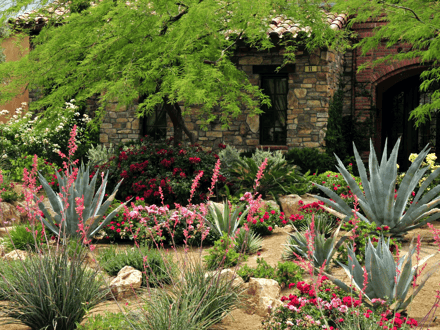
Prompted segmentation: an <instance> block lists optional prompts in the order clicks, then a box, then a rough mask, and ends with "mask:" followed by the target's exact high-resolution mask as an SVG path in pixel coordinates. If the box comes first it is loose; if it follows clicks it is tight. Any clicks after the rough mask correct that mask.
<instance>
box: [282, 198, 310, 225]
mask: <svg viewBox="0 0 440 330" xmlns="http://www.w3.org/2000/svg"><path fill="white" fill-rule="evenodd" d="M279 201H280V204H281V208H282V210H283V212H284V217H285V219H286V220H288V219H289V217H290V216H291V215H292V214H298V213H299V208H300V207H301V205H300V204H298V202H299V201H303V202H304V204H309V203H313V202H316V201H317V199H316V198H314V197H309V196H306V195H303V196H301V197H300V196H298V195H287V196H282V197H280V198H279Z"/></svg>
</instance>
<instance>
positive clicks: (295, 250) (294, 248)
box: [282, 225, 347, 271]
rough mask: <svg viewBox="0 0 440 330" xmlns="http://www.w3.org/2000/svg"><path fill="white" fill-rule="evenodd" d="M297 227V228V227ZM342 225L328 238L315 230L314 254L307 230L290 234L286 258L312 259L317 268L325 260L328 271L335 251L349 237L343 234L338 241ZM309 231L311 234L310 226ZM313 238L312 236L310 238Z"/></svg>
mask: <svg viewBox="0 0 440 330" xmlns="http://www.w3.org/2000/svg"><path fill="white" fill-rule="evenodd" d="M295 229H296V228H295ZM340 229H341V225H339V226H338V228H337V229H336V231H335V232H334V234H333V236H332V237H329V238H326V237H325V235H324V234H322V233H320V232H319V231H317V230H315V231H314V239H313V255H312V256H310V255H309V242H308V240H307V236H306V233H305V232H299V231H298V230H297V231H296V233H294V234H289V235H290V237H288V238H287V244H285V249H284V252H283V255H282V258H283V259H284V260H293V259H296V258H297V255H298V256H301V257H303V258H305V259H310V258H312V260H310V262H313V265H314V267H315V268H320V267H322V265H323V264H324V262H325V269H326V271H328V270H329V267H330V261H331V259H332V258H333V255H334V254H335V252H336V251H337V250H338V249H339V247H340V246H341V244H342V243H343V242H344V241H345V240H346V239H347V236H343V237H341V238H340V239H339V241H337V237H338V234H339V230H340ZM308 233H309V234H310V235H311V234H312V233H311V230H310V227H309V229H308ZM311 239H312V238H311V237H310V239H309V240H311Z"/></svg>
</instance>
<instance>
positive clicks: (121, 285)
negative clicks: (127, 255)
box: [110, 266, 142, 300]
mask: <svg viewBox="0 0 440 330" xmlns="http://www.w3.org/2000/svg"><path fill="white" fill-rule="evenodd" d="M141 284H142V272H141V271H139V270H137V269H134V268H133V267H131V266H125V267H124V268H122V269H121V270H120V271H119V273H118V275H117V276H116V278H115V279H114V280H113V281H111V283H110V289H111V291H112V293H113V295H114V296H115V298H116V299H118V300H119V299H122V298H126V297H129V296H131V295H133V294H134V291H135V290H136V289H139V288H140V287H141Z"/></svg>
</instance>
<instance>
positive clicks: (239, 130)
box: [100, 48, 343, 150]
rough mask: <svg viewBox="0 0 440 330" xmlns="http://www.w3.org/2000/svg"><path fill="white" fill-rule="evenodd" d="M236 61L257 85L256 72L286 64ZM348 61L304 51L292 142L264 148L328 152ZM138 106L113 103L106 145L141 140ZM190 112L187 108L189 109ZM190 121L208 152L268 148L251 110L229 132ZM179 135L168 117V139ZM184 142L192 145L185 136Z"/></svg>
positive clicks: (293, 98) (293, 89) (267, 59)
mask: <svg viewBox="0 0 440 330" xmlns="http://www.w3.org/2000/svg"><path fill="white" fill-rule="evenodd" d="M235 61H236V63H237V66H238V67H239V69H241V70H243V71H244V72H245V73H246V74H247V75H248V77H249V79H250V81H251V83H252V84H254V85H257V86H260V85H261V76H260V74H258V73H255V72H258V70H256V69H255V68H256V67H258V66H263V65H272V66H278V65H280V64H281V63H282V61H283V56H282V55H281V54H279V53H273V52H272V53H267V52H266V53H262V52H257V51H252V50H249V49H248V48H242V49H239V50H238V51H237V54H236V57H235ZM342 68H343V56H342V55H341V54H339V53H336V52H334V51H330V50H316V51H315V52H313V53H311V54H309V53H307V52H305V51H298V52H297V54H296V62H295V63H294V69H293V70H292V69H291V70H290V71H289V72H288V88H289V92H288V96H287V98H288V110H287V143H286V145H283V146H279V145H277V146H264V147H271V148H273V149H274V148H277V149H286V150H287V149H290V148H294V147H299V148H303V147H311V148H315V147H318V148H320V147H321V148H322V147H323V146H324V144H325V142H324V138H325V130H326V127H327V121H328V107H329V102H330V100H331V98H332V96H333V94H334V93H335V92H336V90H337V88H338V82H339V78H340V76H341V74H342ZM135 110H136V106H135V105H133V106H131V107H121V108H119V109H118V108H117V104H116V103H114V104H111V105H109V106H108V107H107V108H106V115H105V117H104V120H103V124H102V125H101V135H100V141H101V142H102V143H105V144H109V143H113V144H118V143H119V142H126V141H128V140H130V139H137V138H139V137H140V135H141V120H139V119H138V118H137V117H136V114H135ZM184 110H185V109H184ZM186 110H189V111H187V112H188V114H187V115H186V116H184V120H185V123H186V125H187V127H188V129H189V130H190V131H191V132H192V133H193V134H194V136H195V138H196V141H197V143H199V144H200V145H202V146H203V147H205V148H206V149H216V148H218V145H219V144H220V143H224V144H227V145H233V146H235V147H236V148H237V149H239V150H249V149H253V148H256V147H262V146H261V145H260V139H259V125H260V122H259V116H256V115H254V116H252V115H251V114H250V111H249V110H246V109H244V110H243V113H242V114H240V115H239V116H238V117H236V118H234V119H232V121H231V123H232V124H231V125H230V126H229V128H227V129H222V127H221V126H222V125H221V123H220V122H219V121H218V122H213V123H211V124H210V125H208V127H207V130H204V129H203V128H202V126H201V123H202V121H201V120H200V117H199V116H198V114H197V108H196V107H193V108H191V109H186ZM170 136H173V125H172V123H171V121H170V120H169V118H168V130H167V137H170ZM183 142H189V141H188V139H187V137H186V136H184V141H183Z"/></svg>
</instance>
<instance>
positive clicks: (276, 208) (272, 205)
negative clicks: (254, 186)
mask: <svg viewBox="0 0 440 330" xmlns="http://www.w3.org/2000/svg"><path fill="white" fill-rule="evenodd" d="M263 204H264V205H270V206H271V207H272V208H273V209H274V210H277V211H281V210H280V206H279V205H278V203H277V202H275V201H272V200H264V201H263Z"/></svg>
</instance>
